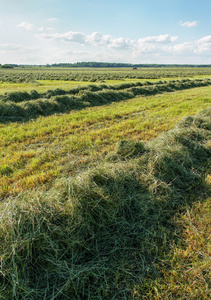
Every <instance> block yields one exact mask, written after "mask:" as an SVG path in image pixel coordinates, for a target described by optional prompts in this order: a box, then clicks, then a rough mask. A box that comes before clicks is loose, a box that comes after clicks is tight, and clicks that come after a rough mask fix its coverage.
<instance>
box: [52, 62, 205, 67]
mask: <svg viewBox="0 0 211 300" xmlns="http://www.w3.org/2000/svg"><path fill="white" fill-rule="evenodd" d="M48 67H60V68H130V67H131V68H166V67H170V68H178V67H184V68H193V67H203V68H204V67H211V65H189V64H183V65H180V64H128V63H108V62H77V63H58V64H52V65H48Z"/></svg>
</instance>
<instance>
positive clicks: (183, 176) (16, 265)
mask: <svg viewBox="0 0 211 300" xmlns="http://www.w3.org/2000/svg"><path fill="white" fill-rule="evenodd" d="M210 117H211V110H207V111H204V112H202V113H200V114H198V115H197V116H195V117H187V118H185V119H184V120H182V121H181V122H180V123H179V124H178V125H177V126H176V127H175V129H173V130H171V131H169V132H167V133H165V134H162V135H161V136H160V137H158V138H156V139H154V140H152V141H149V142H147V143H141V142H133V141H122V142H121V143H119V144H118V145H117V148H116V151H115V152H114V153H111V154H109V155H108V156H107V157H106V159H105V161H104V162H103V163H101V164H100V165H99V167H98V168H95V169H91V170H88V171H87V172H85V173H82V174H80V175H78V176H77V177H75V178H70V179H68V180H67V179H64V180H62V179H60V180H58V181H57V183H56V184H55V186H54V187H53V188H52V189H51V190H49V191H48V192H42V191H34V192H32V193H31V194H30V195H26V194H22V195H19V196H18V197H16V198H14V199H5V201H4V205H3V204H2V205H1V214H2V218H1V228H2V232H1V233H0V241H1V245H2V253H3V256H2V260H1V261H2V265H1V274H0V282H1V287H0V293H1V295H4V297H5V298H2V299H11V297H15V298H17V299H18V298H21V299H29V298H30V299H134V298H136V291H137V290H138V291H139V295H141V296H140V297H143V298H144V296H145V295H147V293H148V289H149V287H148V286H147V282H148V281H149V280H151V281H152V280H156V278H158V277H159V276H161V275H160V273H159V268H158V266H159V263H160V262H161V261H162V259H163V258H164V257H165V258H166V257H167V256H168V255H169V253H170V251H171V247H172V244H173V243H176V242H177V239H178V238H179V236H178V229H177V226H176V224H175V222H174V217H175V216H176V215H177V214H178V213H180V212H182V211H184V209H185V207H186V206H187V205H191V204H192V203H193V201H194V200H193V197H191V196H192V195H193V193H194V194H195V195H196V197H197V195H201V194H203V193H204V192H205V188H204V186H203V176H204V172H205V169H206V164H207V163H208V161H209V160H210V154H211V153H210V150H209V148H208V147H206V142H207V141H208V140H209V139H210V136H211V134H210V130H211V123H210V120H211V118H210Z"/></svg>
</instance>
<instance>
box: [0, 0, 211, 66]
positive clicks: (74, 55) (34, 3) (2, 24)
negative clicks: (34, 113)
mask: <svg viewBox="0 0 211 300" xmlns="http://www.w3.org/2000/svg"><path fill="white" fill-rule="evenodd" d="M210 12H211V0H200V1H199V0H130V1H129V0H0V63H1V64H5V63H17V64H47V63H49V64H51V63H60V62H70V63H74V62H80V61H102V62H126V63H166V64H171V63H172V64H173V63H178V64H183V63H185V64H186V63H187V64H211V18H210Z"/></svg>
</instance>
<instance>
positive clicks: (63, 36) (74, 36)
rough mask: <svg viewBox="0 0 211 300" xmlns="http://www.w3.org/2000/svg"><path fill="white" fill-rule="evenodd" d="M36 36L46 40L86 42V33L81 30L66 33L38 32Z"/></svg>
mask: <svg viewBox="0 0 211 300" xmlns="http://www.w3.org/2000/svg"><path fill="white" fill-rule="evenodd" d="M35 37H37V38H40V39H44V40H61V41H65V42H73V43H79V44H85V43H86V35H85V34H83V33H80V32H74V31H69V32H65V33H50V34H48V33H42V34H36V35H35Z"/></svg>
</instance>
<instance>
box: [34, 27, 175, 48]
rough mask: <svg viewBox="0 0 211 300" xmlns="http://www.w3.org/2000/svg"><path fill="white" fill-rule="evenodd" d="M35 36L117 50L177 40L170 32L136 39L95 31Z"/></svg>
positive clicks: (150, 46) (146, 46) (145, 46)
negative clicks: (90, 32)
mask: <svg viewBox="0 0 211 300" xmlns="http://www.w3.org/2000/svg"><path fill="white" fill-rule="evenodd" d="M42 29H43V28H42ZM35 36H36V37H37V38H39V39H45V40H57V41H65V42H72V43H77V44H81V45H91V46H102V47H108V48H110V49H115V50H129V49H134V48H137V47H138V48H139V50H140V49H142V51H144V52H146V51H149V50H152V49H154V44H166V43H172V42H174V41H176V40H177V36H170V35H169V34H165V35H159V36H149V37H146V38H141V39H139V40H138V41H136V40H132V39H128V38H123V37H119V38H113V37H112V36H111V35H109V34H108V35H101V34H100V33H99V32H93V33H92V34H90V35H86V34H84V33H81V32H74V31H69V32H65V33H51V34H49V33H42V34H37V35H35Z"/></svg>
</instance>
